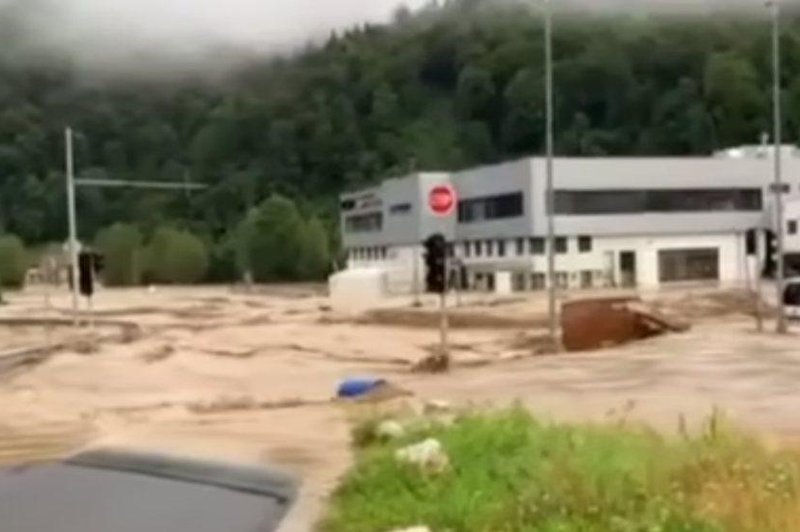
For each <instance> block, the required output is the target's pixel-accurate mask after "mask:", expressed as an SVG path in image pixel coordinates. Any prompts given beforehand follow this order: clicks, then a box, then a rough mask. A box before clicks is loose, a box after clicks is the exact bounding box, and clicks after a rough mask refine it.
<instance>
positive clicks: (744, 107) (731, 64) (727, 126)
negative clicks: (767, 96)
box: [704, 52, 767, 146]
mask: <svg viewBox="0 0 800 532" xmlns="http://www.w3.org/2000/svg"><path fill="white" fill-rule="evenodd" d="M704 83H705V92H706V98H707V99H708V102H709V106H710V108H711V115H712V117H713V119H714V123H715V126H716V131H717V135H718V139H719V140H720V141H721V142H722V144H723V145H724V146H730V145H734V144H737V143H743V142H749V143H752V142H754V141H756V140H757V139H758V136H759V133H760V132H761V131H762V130H763V129H764V128H763V126H764V125H765V124H766V123H767V121H766V120H764V118H765V117H766V115H765V113H764V111H765V110H766V109H767V106H766V102H765V100H764V99H763V98H762V94H761V91H760V90H759V87H760V86H761V85H760V84H759V82H758V75H757V74H756V71H755V69H754V68H753V65H752V63H750V62H748V61H747V60H746V59H745V58H743V57H741V56H739V55H738V54H737V53H735V52H721V53H715V54H712V55H710V56H709V57H708V60H707V62H706V68H705V73H704Z"/></svg>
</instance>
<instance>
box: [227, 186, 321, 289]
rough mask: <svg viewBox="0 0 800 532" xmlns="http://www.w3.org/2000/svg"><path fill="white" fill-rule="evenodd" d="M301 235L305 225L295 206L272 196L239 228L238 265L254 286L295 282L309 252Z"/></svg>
mask: <svg viewBox="0 0 800 532" xmlns="http://www.w3.org/2000/svg"><path fill="white" fill-rule="evenodd" d="M304 233H305V224H304V223H303V220H302V218H300V214H299V212H298V211H297V207H296V206H295V204H294V202H293V201H291V200H290V199H287V198H285V197H283V196H271V197H269V198H268V199H267V200H265V201H264V202H263V203H262V204H261V205H259V206H258V207H257V208H256V209H255V210H254V211H252V212H251V213H250V214H249V215H248V216H247V218H246V219H245V220H244V222H243V223H242V226H241V227H240V228H239V235H240V238H241V244H240V245H241V254H240V257H241V263H242V265H243V266H244V268H245V270H246V271H250V272H251V273H252V275H253V279H254V280H255V281H257V282H270V281H278V280H296V279H298V278H300V277H301V272H302V268H301V264H302V263H303V259H304V255H305V252H306V251H307V250H308V249H309V248H308V246H307V245H306V244H305V243H304V239H305V234H304Z"/></svg>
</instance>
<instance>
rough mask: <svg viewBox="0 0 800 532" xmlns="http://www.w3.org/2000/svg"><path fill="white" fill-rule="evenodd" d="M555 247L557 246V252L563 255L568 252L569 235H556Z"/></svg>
mask: <svg viewBox="0 0 800 532" xmlns="http://www.w3.org/2000/svg"><path fill="white" fill-rule="evenodd" d="M555 248H556V253H559V254H561V255H563V254H565V253H567V251H568V248H569V246H568V242H567V237H565V236H559V237H556V242H555Z"/></svg>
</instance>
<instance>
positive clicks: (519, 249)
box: [517, 238, 525, 255]
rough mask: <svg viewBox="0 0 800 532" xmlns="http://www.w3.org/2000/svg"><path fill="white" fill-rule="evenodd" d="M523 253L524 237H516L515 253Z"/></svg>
mask: <svg viewBox="0 0 800 532" xmlns="http://www.w3.org/2000/svg"><path fill="white" fill-rule="evenodd" d="M524 254H525V239H524V238H518V239H517V255H524Z"/></svg>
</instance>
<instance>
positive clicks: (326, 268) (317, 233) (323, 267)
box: [300, 217, 331, 281]
mask: <svg viewBox="0 0 800 532" xmlns="http://www.w3.org/2000/svg"><path fill="white" fill-rule="evenodd" d="M302 236H303V240H302V249H303V253H302V258H301V264H300V275H301V277H302V278H303V279H304V280H309V281H319V280H321V279H324V278H325V276H326V275H327V274H328V273H329V272H330V263H331V252H330V245H329V244H328V235H327V233H326V232H325V227H323V225H322V222H320V221H319V219H318V218H315V217H312V218H311V219H310V220H309V221H308V223H307V224H306V226H305V227H304V228H303V235H302Z"/></svg>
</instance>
